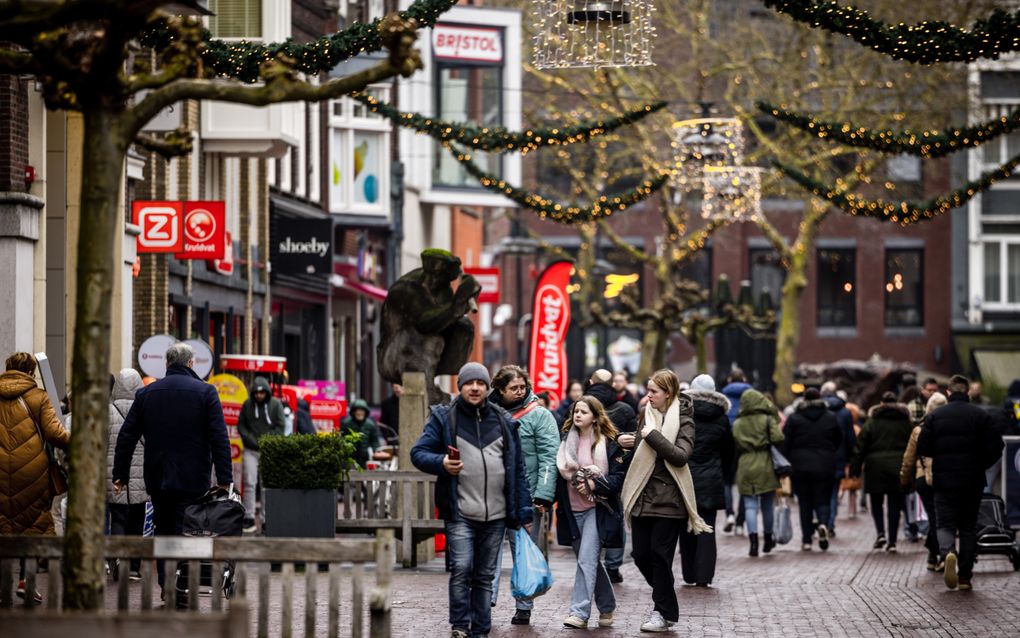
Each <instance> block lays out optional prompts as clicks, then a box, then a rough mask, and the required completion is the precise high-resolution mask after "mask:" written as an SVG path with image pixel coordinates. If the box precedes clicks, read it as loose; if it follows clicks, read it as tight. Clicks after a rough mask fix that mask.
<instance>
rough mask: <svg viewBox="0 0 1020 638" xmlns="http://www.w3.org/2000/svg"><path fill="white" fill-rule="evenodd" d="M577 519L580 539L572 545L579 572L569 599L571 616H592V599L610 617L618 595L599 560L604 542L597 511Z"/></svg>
mask: <svg viewBox="0 0 1020 638" xmlns="http://www.w3.org/2000/svg"><path fill="white" fill-rule="evenodd" d="M596 507H598V506H596ZM574 520H575V521H577V529H579V530H580V531H581V538H580V540H576V541H574V543H573V548H574V555H575V556H577V571H576V572H575V573H574V592H573V593H572V594H571V596H570V615H571V616H577V617H578V618H583V619H585V620H587V619H588V617H589V616H591V602H592V599H594V600H595V607H597V608H598V610H599V612H600V613H603V614H608V613H610V612H612V611H613V610H614V609H616V594H614V593H613V586H612V584H610V582H609V574H607V573H606V569H605V567H604V566H603V565H602V563H601V562H600V561H599V554H600V552H601V550H602V541H601V540H600V539H599V528H598V524H597V523H596V516H595V508H594V507H593V508H591V509H588V510H585V511H583V512H579V513H577V514H574Z"/></svg>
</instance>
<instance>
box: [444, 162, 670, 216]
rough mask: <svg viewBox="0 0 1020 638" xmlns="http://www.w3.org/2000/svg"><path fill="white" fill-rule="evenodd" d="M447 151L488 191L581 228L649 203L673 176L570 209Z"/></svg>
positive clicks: (570, 207)
mask: <svg viewBox="0 0 1020 638" xmlns="http://www.w3.org/2000/svg"><path fill="white" fill-rule="evenodd" d="M446 147H447V149H448V150H449V151H450V153H451V154H452V155H453V156H454V157H455V158H457V161H458V162H460V164H461V166H463V167H464V169H465V170H466V171H467V172H468V174H469V175H471V176H472V177H474V178H475V179H477V180H478V182H479V183H480V184H481V185H482V186H483V187H485V188H486V189H488V190H490V191H492V192H494V193H499V194H500V195H504V196H505V197H507V198H508V199H511V200H513V201H515V202H517V203H518V204H519V205H520V206H522V207H523V208H527V209H529V210H531V211H534V212H535V213H538V216H539V217H541V218H542V219H549V220H552V221H554V222H558V223H560V224H579V223H584V222H590V221H593V220H595V219H598V218H600V217H609V216H610V215H612V214H613V213H616V212H620V211H624V210H627V209H628V208H630V207H631V206H634V205H635V204H638V203H640V202H642V201H644V200H646V199H648V198H649V197H650V196H651V195H652V193H654V192H655V191H657V190H659V189H660V188H662V187H663V186H664V185H665V184H666V182H667V181H669V175H660V176H659V177H656V178H655V179H651V180H646V181H644V182H643V183H641V184H640V185H638V186H636V187H634V188H632V189H630V190H628V191H626V192H625V193H622V194H620V195H614V196H608V195H602V196H600V197H599V198H598V200H596V201H594V202H592V203H591V204H589V205H587V206H584V207H580V206H567V205H565V204H560V203H558V202H555V201H553V200H551V199H547V198H545V197H542V196H541V195H538V194H536V193H529V192H527V191H525V190H522V189H520V188H517V187H515V186H511V185H510V184H508V183H507V182H506V181H504V180H502V179H500V178H499V177H496V176H495V175H492V174H490V173H486V172H485V171H483V170H482V169H481V168H479V166H478V165H477V164H475V163H474V162H473V161H472V160H471V156H470V155H468V154H466V153H461V152H460V151H458V150H457V149H456V148H454V147H453V146H452V145H450V144H447V145H446Z"/></svg>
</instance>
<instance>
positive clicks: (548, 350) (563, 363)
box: [530, 261, 574, 405]
mask: <svg viewBox="0 0 1020 638" xmlns="http://www.w3.org/2000/svg"><path fill="white" fill-rule="evenodd" d="M573 268H574V265H573V264H572V263H571V262H569V261H558V262H555V263H553V264H550V265H549V267H548V268H546V269H545V272H543V273H542V276H541V277H539V279H538V285H537V286H536V287H535V302H534V309H533V310H532V313H533V314H532V321H531V357H530V364H531V365H530V370H531V382H532V384H534V390H535V392H536V393H538V392H542V391H543V390H544V391H546V392H548V393H549V398H550V400H551V401H552V403H553V404H554V405H555V404H557V403H559V402H560V400H562V399H563V396H564V395H565V394H566V391H567V349H566V345H565V344H566V336H567V329H568V328H569V327H570V295H569V294H567V285H568V284H569V283H570V271H571V270H572V269H573Z"/></svg>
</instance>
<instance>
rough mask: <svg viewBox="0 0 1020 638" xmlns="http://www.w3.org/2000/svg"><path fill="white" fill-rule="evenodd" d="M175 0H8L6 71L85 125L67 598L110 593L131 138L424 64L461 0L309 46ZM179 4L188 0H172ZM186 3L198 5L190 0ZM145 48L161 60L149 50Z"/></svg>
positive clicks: (96, 603)
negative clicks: (118, 233) (108, 551)
mask: <svg viewBox="0 0 1020 638" xmlns="http://www.w3.org/2000/svg"><path fill="white" fill-rule="evenodd" d="M169 4H171V3H169V2H167V1H166V0H130V1H129V0H80V1H73V0H68V1H66V2H50V1H47V0H12V1H2V2H0V42H5V43H8V44H6V45H5V47H4V48H2V49H0V73H8V74H18V75H31V76H34V77H35V79H36V81H37V82H39V84H40V85H41V87H42V91H43V95H44V98H45V100H46V105H47V107H49V108H51V109H58V110H59V109H62V110H70V111H77V112H79V113H81V114H82V119H83V122H84V139H83V146H82V149H81V151H82V180H81V181H82V194H81V202H80V209H81V225H80V231H79V236H78V264H77V280H76V282H75V286H76V290H77V302H76V306H75V311H74V312H75V326H76V329H75V335H74V344H73V359H72V382H71V396H72V411H73V413H74V417H75V418H74V428H73V432H72V435H71V447H70V459H71V464H72V466H73V471H72V473H71V477H70V493H69V497H70V500H69V503H68V516H67V530H66V536H65V546H64V560H63V562H62V569H63V578H64V591H65V595H64V605H65V607H67V608H69V609H96V608H99V607H101V606H102V603H103V581H104V579H103V567H102V564H103V556H102V547H103V539H102V536H103V524H102V517H103V511H104V507H105V503H104V494H105V493H106V490H105V488H104V485H103V482H104V480H105V476H106V473H105V471H104V468H105V463H106V441H107V436H106V428H107V423H108V420H107V409H108V407H107V404H108V387H107V380H108V374H109V361H110V322H111V314H110V313H111V308H110V300H111V282H112V281H113V269H114V263H113V255H114V251H113V250H112V242H113V241H114V238H115V233H114V230H115V228H116V220H117V215H118V191H119V188H120V184H121V179H122V175H123V169H124V161H125V155H126V153H127V150H128V148H129V147H130V146H131V145H132V144H136V143H137V144H141V145H143V146H145V147H147V148H151V149H158V150H160V151H162V152H166V153H173V152H174V150H175V149H174V147H175V146H177V148H178V150H179V148H180V145H181V143H182V140H180V139H175V138H174V137H173V136H170V137H169V138H163V139H156V138H152V137H144V136H140V135H141V134H140V132H141V130H142V127H143V126H144V125H145V124H146V123H148V122H149V120H151V119H152V118H153V117H154V116H155V115H156V114H157V113H159V112H160V111H161V110H162V109H163V108H164V107H167V106H169V105H171V104H173V103H175V102H178V101H181V100H220V101H227V102H236V103H241V104H248V105H252V106H265V105H268V104H273V103H277V102H286V101H318V100H325V99H330V98H336V97H339V96H341V95H344V94H347V93H350V92H352V91H356V90H360V89H363V88H364V87H366V86H367V85H369V84H371V83H374V82H378V81H380V80H383V79H386V78H390V77H394V76H397V75H403V76H409V75H410V74H412V73H413V72H414V71H415V70H417V69H418V68H420V67H421V60H420V58H419V57H418V54H417V52H416V51H415V50H414V49H413V44H414V40H415V35H416V30H417V29H418V28H420V27H423V26H430V25H432V24H434V23H435V20H436V19H437V17H438V16H439V15H440V14H441V13H442V12H444V11H446V10H447V9H449V8H450V7H451V6H452V5H453V4H455V0H418V1H417V2H415V3H414V4H413V5H411V7H409V9H408V10H407V11H405V12H402V13H400V14H392V15H389V16H387V17H385V18H383V19H382V20H377V21H375V22H373V23H371V24H355V25H353V26H351V27H350V28H349V29H347V30H345V31H342V32H340V33H336V34H333V35H332V36H328V37H323V38H321V39H320V40H318V41H315V42H312V43H310V44H307V45H296V44H294V43H290V42H288V43H281V44H268V45H256V44H251V43H247V42H241V43H226V42H222V41H218V40H215V39H212V38H210V37H209V34H208V32H207V31H205V29H204V28H203V27H202V23H201V21H200V20H198V19H195V18H189V17H179V16H173V15H169V14H168V13H165V12H164V11H162V10H161V9H162V7H164V6H165V5H169ZM173 4H175V5H177V6H180V5H181V4H182V3H173ZM183 4H188V3H183ZM139 45H141V46H144V47H148V48H149V49H150V50H151V51H152V52H153V56H154V59H155V61H156V63H155V65H152V64H150V63H149V62H148V59H149V58H148V56H138V55H136V54H135V53H136V51H137V50H138V47H139ZM382 48H385V49H387V50H388V52H389V55H388V56H387V57H386V59H384V60H382V61H380V62H379V63H377V64H375V65H374V66H372V67H370V68H369V69H367V70H364V71H362V72H359V73H356V74H353V75H350V76H348V77H344V78H339V79H334V80H327V81H324V82H322V83H321V84H315V83H314V82H309V81H308V80H307V78H308V76H317V75H319V74H320V73H324V72H327V71H329V70H330V69H332V68H333V67H334V66H336V64H337V63H339V62H340V61H342V60H344V59H347V58H349V57H352V56H353V55H356V54H358V53H360V52H362V51H370V50H380V49H382Z"/></svg>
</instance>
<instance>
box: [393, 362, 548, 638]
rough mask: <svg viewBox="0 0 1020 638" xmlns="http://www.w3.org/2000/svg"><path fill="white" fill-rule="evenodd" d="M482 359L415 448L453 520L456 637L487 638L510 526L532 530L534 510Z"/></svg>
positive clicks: (468, 369) (508, 423)
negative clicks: (498, 557) (494, 579)
mask: <svg viewBox="0 0 1020 638" xmlns="http://www.w3.org/2000/svg"><path fill="white" fill-rule="evenodd" d="M491 384H492V381H491V379H490V377H489V371H488V370H486V369H485V366H483V365H481V364H480V363H473V362H471V363H466V364H464V366H463V367H461V369H460V372H459V373H458V374H457V388H458V389H459V390H460V396H459V397H457V398H456V399H455V400H454V401H453V403H451V404H450V405H439V406H434V407H433V409H432V414H431V415H430V416H429V419H428V421H426V422H425V431H424V432H422V435H421V438H419V439H418V442H417V443H415V444H414V447H413V448H411V462H412V463H413V464H414V466H415V467H416V468H418V469H419V470H421V471H422V472H427V473H428V474H435V475H436V476H438V477H439V478H438V480H437V481H436V507H438V508H439V516H440V517H441V518H442V519H443V520H444V521H445V522H446V552H447V560H448V562H449V565H450V587H449V605H450V625H451V626H452V632H451V638H476V637H478V636H487V635H488V634H489V630H490V629H491V628H492V608H491V607H490V604H491V602H490V599H491V598H492V577H493V575H494V574H495V572H496V553H497V552H499V551H500V549H501V548H502V546H503V536H504V535H505V534H506V529H507V528H508V527H509V528H511V529H518V528H520V527H521V526H523V527H524V528H525V529H527V530H528V531H529V532H530V531H531V521H532V517H533V509H532V505H531V491H530V489H529V487H528V478H527V470H526V469H525V467H524V455H523V454H522V452H521V440H520V438H519V437H518V435H517V430H516V428H514V427H513V423H512V420H511V418H510V415H508V414H506V412H504V411H503V409H502V408H500V407H498V406H496V405H494V404H492V403H489V401H488V400H487V396H488V394H489V388H490V386H491Z"/></svg>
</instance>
